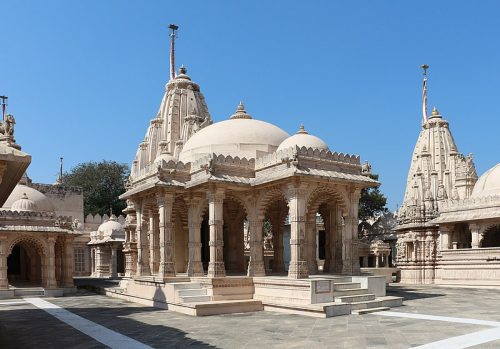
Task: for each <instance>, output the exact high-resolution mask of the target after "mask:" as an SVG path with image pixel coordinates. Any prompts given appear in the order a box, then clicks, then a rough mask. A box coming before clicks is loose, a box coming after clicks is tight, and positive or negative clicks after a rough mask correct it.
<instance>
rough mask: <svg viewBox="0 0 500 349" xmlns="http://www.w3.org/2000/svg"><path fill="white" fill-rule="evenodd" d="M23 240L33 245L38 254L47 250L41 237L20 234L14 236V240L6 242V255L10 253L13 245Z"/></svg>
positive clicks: (42, 253)
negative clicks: (7, 247)
mask: <svg viewBox="0 0 500 349" xmlns="http://www.w3.org/2000/svg"><path fill="white" fill-rule="evenodd" d="M23 242H27V243H29V244H31V245H32V246H34V247H35V249H36V250H37V252H38V253H40V255H45V253H46V251H47V250H46V246H45V243H44V242H43V241H42V240H41V239H39V238H37V237H34V236H32V235H22V236H16V237H15V238H14V240H12V241H11V242H10V243H9V244H8V246H9V249H8V251H7V255H10V254H11V253H12V249H13V248H14V246H16V245H17V244H19V243H23Z"/></svg>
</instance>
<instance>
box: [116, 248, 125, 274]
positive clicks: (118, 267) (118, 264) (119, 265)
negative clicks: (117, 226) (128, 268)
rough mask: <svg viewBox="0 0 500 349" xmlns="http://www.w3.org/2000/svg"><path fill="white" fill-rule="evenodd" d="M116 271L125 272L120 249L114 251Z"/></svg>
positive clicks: (123, 259) (123, 258)
mask: <svg viewBox="0 0 500 349" xmlns="http://www.w3.org/2000/svg"><path fill="white" fill-rule="evenodd" d="M116 272H117V273H118V274H125V256H124V254H123V251H122V250H121V249H119V250H117V251H116Z"/></svg>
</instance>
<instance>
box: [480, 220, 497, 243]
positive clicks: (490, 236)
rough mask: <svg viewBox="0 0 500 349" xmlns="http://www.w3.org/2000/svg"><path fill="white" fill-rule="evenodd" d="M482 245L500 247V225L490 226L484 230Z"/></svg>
mask: <svg viewBox="0 0 500 349" xmlns="http://www.w3.org/2000/svg"><path fill="white" fill-rule="evenodd" d="M481 247H500V225H495V226H493V227H490V228H489V229H487V230H486V231H485V232H484V239H483V242H482V244H481Z"/></svg>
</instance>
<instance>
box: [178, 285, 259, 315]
mask: <svg viewBox="0 0 500 349" xmlns="http://www.w3.org/2000/svg"><path fill="white" fill-rule="evenodd" d="M169 286H170V287H173V290H174V292H175V303H173V304H169V306H168V309H170V310H173V311H176V312H179V313H183V314H187V315H192V316H207V315H220V314H232V313H246V312H253V311H260V310H263V306H262V302H260V301H258V300H254V299H237V300H233V299H228V300H217V301H215V300H212V299H213V297H212V296H211V295H209V294H208V290H207V289H206V288H203V287H202V286H201V284H200V283H199V282H179V283H171V284H170V285H169Z"/></svg>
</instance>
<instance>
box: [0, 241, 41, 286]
mask: <svg viewBox="0 0 500 349" xmlns="http://www.w3.org/2000/svg"><path fill="white" fill-rule="evenodd" d="M7 277H8V280H9V284H12V285H16V286H40V285H41V283H42V263H41V256H40V254H39V253H38V251H37V250H36V248H35V247H34V246H33V245H31V244H30V243H27V242H20V243H18V244H16V245H15V246H14V247H13V248H12V252H11V253H10V255H9V256H8V257H7Z"/></svg>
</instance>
